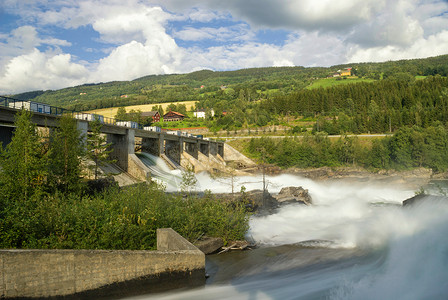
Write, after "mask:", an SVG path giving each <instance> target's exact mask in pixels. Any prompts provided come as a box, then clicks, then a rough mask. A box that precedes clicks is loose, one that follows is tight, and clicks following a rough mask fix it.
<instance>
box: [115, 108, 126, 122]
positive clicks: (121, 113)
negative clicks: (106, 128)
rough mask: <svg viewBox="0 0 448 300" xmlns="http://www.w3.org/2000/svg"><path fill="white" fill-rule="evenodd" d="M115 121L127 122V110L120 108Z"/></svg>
mask: <svg viewBox="0 0 448 300" xmlns="http://www.w3.org/2000/svg"><path fill="white" fill-rule="evenodd" d="M115 119H116V120H122V121H126V119H127V114H126V108H124V107H119V108H118V110H117V114H116V115H115Z"/></svg>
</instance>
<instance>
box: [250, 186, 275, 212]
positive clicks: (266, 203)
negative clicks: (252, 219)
mask: <svg viewBox="0 0 448 300" xmlns="http://www.w3.org/2000/svg"><path fill="white" fill-rule="evenodd" d="M241 198H242V200H244V201H247V203H248V205H249V206H251V208H252V210H257V209H258V208H266V209H271V208H276V207H278V201H277V200H276V199H275V198H274V197H272V195H271V194H269V192H267V191H266V192H263V191H262V190H252V191H249V192H246V193H244V195H241Z"/></svg>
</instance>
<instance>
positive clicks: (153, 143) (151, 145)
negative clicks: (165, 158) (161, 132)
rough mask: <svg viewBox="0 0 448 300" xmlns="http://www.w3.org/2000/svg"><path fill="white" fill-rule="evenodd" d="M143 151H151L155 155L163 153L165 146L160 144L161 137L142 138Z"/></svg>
mask: <svg viewBox="0 0 448 300" xmlns="http://www.w3.org/2000/svg"><path fill="white" fill-rule="evenodd" d="M162 146H163V145H162ZM142 151H144V152H146V153H150V154H152V155H154V156H160V155H161V154H163V152H161V151H163V147H161V145H160V139H159V138H142Z"/></svg>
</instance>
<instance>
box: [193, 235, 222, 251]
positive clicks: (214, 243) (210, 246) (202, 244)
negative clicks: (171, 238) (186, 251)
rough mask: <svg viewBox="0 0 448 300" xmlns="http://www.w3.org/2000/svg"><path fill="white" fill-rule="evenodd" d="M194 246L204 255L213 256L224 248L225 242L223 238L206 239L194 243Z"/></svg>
mask: <svg viewBox="0 0 448 300" xmlns="http://www.w3.org/2000/svg"><path fill="white" fill-rule="evenodd" d="M194 245H195V246H196V247H197V248H198V249H199V250H201V251H202V252H204V254H211V253H215V252H216V251H218V250H219V249H221V248H222V247H223V246H224V242H223V240H222V238H215V237H205V238H203V239H202V240H200V241H197V242H196V243H194Z"/></svg>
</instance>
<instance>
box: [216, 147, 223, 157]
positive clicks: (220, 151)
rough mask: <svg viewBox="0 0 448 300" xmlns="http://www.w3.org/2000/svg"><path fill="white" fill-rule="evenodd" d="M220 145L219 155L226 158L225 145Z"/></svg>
mask: <svg viewBox="0 0 448 300" xmlns="http://www.w3.org/2000/svg"><path fill="white" fill-rule="evenodd" d="M217 145H218V154H219V155H220V156H221V157H222V158H224V144H217Z"/></svg>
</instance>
